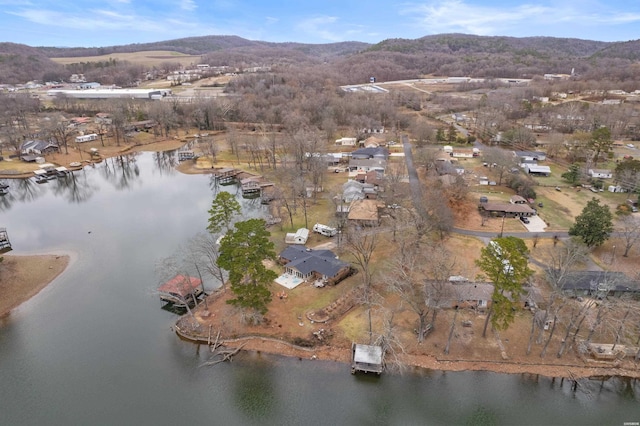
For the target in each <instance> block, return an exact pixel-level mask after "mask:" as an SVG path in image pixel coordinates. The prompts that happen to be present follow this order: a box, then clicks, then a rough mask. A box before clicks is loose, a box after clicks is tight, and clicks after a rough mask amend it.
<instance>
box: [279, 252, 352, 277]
mask: <svg viewBox="0 0 640 426" xmlns="http://www.w3.org/2000/svg"><path fill="white" fill-rule="evenodd" d="M278 259H279V261H280V263H281V264H282V265H284V268H285V270H286V272H287V273H288V274H291V275H294V276H297V277H299V278H302V279H303V280H305V281H315V280H322V281H324V282H325V283H327V284H337V283H338V282H340V281H341V280H343V279H344V278H346V277H348V276H349V275H350V274H351V265H350V264H349V263H346V262H343V261H341V260H339V259H338V256H336V254H335V253H334V252H332V251H331V250H314V249H310V248H306V247H304V246H294V245H290V246H287V248H285V249H284V250H283V251H282V252H280V255H279V256H278Z"/></svg>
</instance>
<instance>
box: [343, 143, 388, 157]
mask: <svg viewBox="0 0 640 426" xmlns="http://www.w3.org/2000/svg"><path fill="white" fill-rule="evenodd" d="M351 156H352V157H354V156H355V157H369V158H373V157H380V156H384V158H389V150H388V149H387V148H385V147H382V146H378V147H375V148H373V147H369V148H359V149H356V150H355V151H353V152H352V153H351Z"/></svg>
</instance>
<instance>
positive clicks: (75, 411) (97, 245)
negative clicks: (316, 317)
mask: <svg viewBox="0 0 640 426" xmlns="http://www.w3.org/2000/svg"><path fill="white" fill-rule="evenodd" d="M174 164H175V158H174V157H173V155H172V154H170V153H165V154H150V153H145V154H140V155H137V156H135V157H129V158H128V159H114V160H108V161H107V162H105V163H102V164H100V165H96V167H95V168H91V167H89V168H87V169H85V170H83V171H79V172H75V173H74V174H73V176H72V177H70V178H68V179H67V180H66V181H65V183H64V184H63V181H51V182H48V183H46V184H42V185H38V184H35V183H34V182H26V181H11V182H10V184H11V189H10V194H9V195H7V196H5V197H0V227H6V228H7V230H8V232H9V237H10V239H11V242H12V244H13V246H14V253H15V254H31V253H46V252H52V251H56V252H60V251H64V252H73V253H75V255H74V261H73V263H72V265H71V266H70V267H69V268H68V269H67V271H65V273H64V274H62V275H61V276H60V277H58V278H57V279H56V280H55V281H54V282H53V283H52V284H51V285H49V286H48V287H47V288H45V289H44V290H43V291H42V292H41V293H40V294H38V295H37V296H36V297H35V298H33V299H31V300H30V301H28V302H27V303H25V304H23V305H22V306H21V307H20V308H18V309H17V310H15V311H13V312H12V313H11V315H10V316H9V317H7V318H5V319H2V320H0V425H141V424H145V425H146V424H153V425H172V424H190V425H200V424H203V425H218V424H220V425H222V424H224V425H244V424H260V425H352V424H353V425H368V424H380V425H433V424H470V425H475V424H487V425H489V424H504V425H520V424H532V425H551V424H567V425H572V424H581V425H584V424H589V425H623V423H624V422H638V421H640V404H639V403H640V385H639V384H638V382H637V381H635V382H634V381H627V380H620V379H610V380H606V381H596V380H581V381H579V384H578V387H577V390H575V391H574V390H573V389H572V383H570V382H568V381H564V382H561V381H560V380H552V379H548V378H542V377H532V376H522V375H504V374H494V373H484V372H459V373H451V372H450V373H445V372H435V371H423V370H416V371H414V372H411V373H409V374H405V375H403V376H393V375H389V374H387V375H383V376H382V377H380V378H373V377H366V376H365V377H361V376H352V375H351V374H349V368H348V366H345V365H342V364H338V363H333V362H323V361H308V360H298V359H287V358H281V357H271V356H261V355H260V354H244V355H242V356H238V357H236V358H235V359H234V361H233V362H232V363H225V364H218V365H216V366H214V367H201V364H202V363H203V362H205V361H207V359H208V354H207V350H206V348H204V347H198V346H196V345H193V344H191V343H187V342H183V341H180V340H179V339H178V338H177V337H176V336H175V334H174V333H173V332H172V331H171V326H172V325H173V323H174V322H175V321H176V319H177V317H176V316H175V315H174V314H172V313H170V312H167V311H165V310H162V309H161V304H160V301H159V300H158V297H157V295H156V294H154V291H155V289H156V288H157V286H158V277H157V276H156V273H155V265H156V262H157V261H158V260H160V259H162V258H165V257H167V256H170V255H172V254H173V253H174V252H175V250H176V248H177V247H178V246H180V245H183V244H185V243H186V241H187V240H188V239H189V238H191V237H193V236H194V235H195V234H196V233H198V232H203V231H204V230H205V228H206V225H207V210H208V209H209V207H210V204H211V201H212V199H213V196H214V192H213V189H212V186H211V183H210V180H209V177H208V176H202V175H197V176H189V175H182V174H180V173H177V172H175V171H173V165H174ZM225 189H227V190H232V191H235V188H234V187H226V188H225ZM243 208H244V211H245V215H247V216H259V215H261V214H264V210H263V209H264V207H263V206H261V205H260V204H259V200H251V201H249V200H243ZM0 297H2V296H1V295H0Z"/></svg>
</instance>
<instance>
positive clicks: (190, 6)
mask: <svg viewBox="0 0 640 426" xmlns="http://www.w3.org/2000/svg"><path fill="white" fill-rule="evenodd" d="M197 8H198V5H196V2H195V1H193V0H182V1H181V2H180V9H182V10H187V11H189V12H191V11H193V10H196V9H197Z"/></svg>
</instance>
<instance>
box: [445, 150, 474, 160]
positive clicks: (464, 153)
mask: <svg viewBox="0 0 640 426" xmlns="http://www.w3.org/2000/svg"><path fill="white" fill-rule="evenodd" d="M449 155H450V156H452V157H454V158H473V157H479V156H480V150H479V149H478V148H471V149H462V148H455V149H454V150H453V152H450V153H449Z"/></svg>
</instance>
